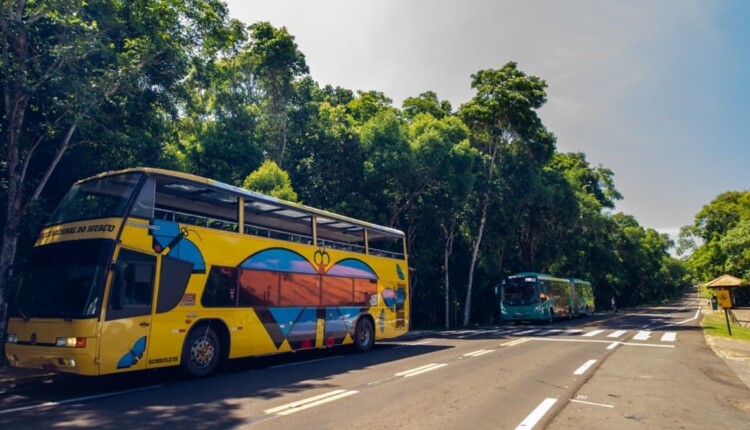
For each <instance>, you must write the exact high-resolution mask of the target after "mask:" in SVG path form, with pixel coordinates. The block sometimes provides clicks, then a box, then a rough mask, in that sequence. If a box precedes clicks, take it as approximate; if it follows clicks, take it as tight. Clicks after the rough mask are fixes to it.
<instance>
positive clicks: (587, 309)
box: [570, 278, 596, 316]
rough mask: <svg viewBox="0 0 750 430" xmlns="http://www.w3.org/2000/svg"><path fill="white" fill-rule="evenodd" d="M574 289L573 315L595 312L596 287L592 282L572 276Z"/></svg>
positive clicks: (571, 280)
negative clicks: (594, 287)
mask: <svg viewBox="0 0 750 430" xmlns="http://www.w3.org/2000/svg"><path fill="white" fill-rule="evenodd" d="M570 282H571V284H572V291H573V315H578V316H588V315H591V314H593V313H594V311H595V310H596V307H595V306H594V289H593V288H592V286H591V282H588V281H584V280H583V279H578V278H570Z"/></svg>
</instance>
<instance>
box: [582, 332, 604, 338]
mask: <svg viewBox="0 0 750 430" xmlns="http://www.w3.org/2000/svg"><path fill="white" fill-rule="evenodd" d="M601 333H604V330H594V331H590V332H588V333H586V334H584V335H583V337H594V336H596V335H598V334H601Z"/></svg>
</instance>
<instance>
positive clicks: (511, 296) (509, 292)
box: [503, 278, 539, 306]
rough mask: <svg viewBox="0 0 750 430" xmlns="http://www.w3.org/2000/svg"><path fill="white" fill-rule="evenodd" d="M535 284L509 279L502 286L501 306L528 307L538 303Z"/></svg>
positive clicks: (520, 279) (523, 279)
mask: <svg viewBox="0 0 750 430" xmlns="http://www.w3.org/2000/svg"><path fill="white" fill-rule="evenodd" d="M535 287H536V282H530V281H526V279H525V278H509V279H508V280H507V282H506V283H505V286H504V290H503V291H504V292H503V304H505V305H506V306H528V305H533V304H534V303H536V302H538V301H539V295H538V294H537V292H536V288H535Z"/></svg>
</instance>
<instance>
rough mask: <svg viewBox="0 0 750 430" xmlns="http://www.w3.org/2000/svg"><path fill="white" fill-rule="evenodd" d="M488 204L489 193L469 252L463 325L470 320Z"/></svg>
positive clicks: (467, 323) (466, 324)
mask: <svg viewBox="0 0 750 430" xmlns="http://www.w3.org/2000/svg"><path fill="white" fill-rule="evenodd" d="M489 205H490V196H489V194H487V195H485V198H484V204H483V205H482V218H481V219H480V220H479V232H478V233H477V238H476V240H474V244H473V245H474V249H473V250H472V252H471V265H470V267H469V285H468V287H467V288H466V307H465V308H464V327H465V326H468V325H469V322H470V321H471V296H472V290H473V288H472V287H473V285H474V267H475V266H476V263H477V258H478V256H479V246H480V245H481V244H482V235H483V234H484V225H485V224H486V223H487V208H488V207H489Z"/></svg>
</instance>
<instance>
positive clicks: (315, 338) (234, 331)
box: [5, 168, 409, 376]
mask: <svg viewBox="0 0 750 430" xmlns="http://www.w3.org/2000/svg"><path fill="white" fill-rule="evenodd" d="M16 273H17V276H16V279H15V281H14V283H13V285H12V286H11V291H12V293H11V297H10V300H9V303H10V319H9V322H8V333H7V337H6V344H5V351H6V355H7V358H8V360H9V362H10V364H11V365H12V366H17V367H27V368H44V369H52V370H56V371H60V372H70V373H77V374H81V375H104V374H112V373H118V372H127V371H134V370H140V369H153V368H160V367H167V366H180V367H182V368H183V369H184V370H185V371H186V372H187V373H188V374H190V375H193V376H203V375H207V374H209V373H210V372H212V371H213V370H214V369H215V368H216V366H217V365H219V364H221V363H222V362H224V361H225V360H227V359H231V358H237V357H249V356H256V355H263V354H274V353H281V352H288V351H295V350H302V349H309V348H325V347H332V346H336V345H353V347H354V348H356V349H357V350H360V351H367V350H369V349H370V348H371V347H372V345H373V343H374V342H375V341H376V340H381V339H388V338H393V337H396V336H400V335H403V334H405V333H406V332H407V331H408V329H409V279H408V274H409V271H408V263H407V252H406V244H405V238H404V234H403V232H401V231H399V230H395V229H392V228H387V227H383V226H378V225H375V224H371V223H367V222H363V221H358V220H355V219H351V218H348V217H344V216H340V215H336V214H333V213H330V212H326V211H323V210H319V209H314V208H311V207H307V206H304V205H300V204H294V203H290V202H286V201H282V200H279V199H276V198H272V197H268V196H265V195H262V194H258V193H255V192H251V191H248V190H244V189H241V188H238V187H234V186H231V185H227V184H223V183H220V182H217V181H213V180H210V179H205V178H201V177H197V176H193V175H188V174H184V173H178V172H172V171H167V170H161V169H151V168H135V169H127V170H122V171H117V172H108V173H102V174H100V175H97V176H95V177H92V178H88V179H84V180H82V181H80V182H78V183H76V184H75V185H74V186H73V187H72V189H71V190H70V191H69V192H68V193H67V195H66V196H65V198H64V199H63V200H62V202H61V203H60V204H59V206H58V207H57V209H56V210H55V211H54V212H53V213H52V215H51V217H50V219H49V221H48V223H47V224H46V226H45V227H44V228H43V230H42V231H41V232H40V234H39V237H38V240H37V242H36V244H35V247H34V249H33V251H32V254H31V256H30V258H29V259H28V261H26V262H25V263H24V264H22V265H21V267H20V268H19V269H17V270H16Z"/></svg>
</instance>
